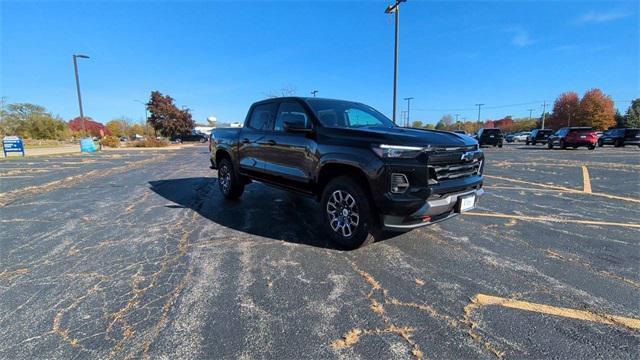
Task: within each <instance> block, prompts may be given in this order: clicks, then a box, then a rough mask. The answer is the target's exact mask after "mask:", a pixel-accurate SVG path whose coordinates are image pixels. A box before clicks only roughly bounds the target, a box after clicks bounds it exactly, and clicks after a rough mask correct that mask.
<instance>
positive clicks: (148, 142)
mask: <svg viewBox="0 0 640 360" xmlns="http://www.w3.org/2000/svg"><path fill="white" fill-rule="evenodd" d="M131 146H133V147H165V146H169V142H168V141H167V140H156V139H153V138H151V139H145V140H140V141H134V142H132V143H131Z"/></svg>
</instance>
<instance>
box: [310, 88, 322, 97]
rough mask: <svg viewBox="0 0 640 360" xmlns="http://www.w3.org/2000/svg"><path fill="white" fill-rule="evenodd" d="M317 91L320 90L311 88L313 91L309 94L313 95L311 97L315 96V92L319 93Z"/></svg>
mask: <svg viewBox="0 0 640 360" xmlns="http://www.w3.org/2000/svg"><path fill="white" fill-rule="evenodd" d="M319 92H320V91H318V90H313V91H312V92H311V95H313V97H316V94H317V93H319Z"/></svg>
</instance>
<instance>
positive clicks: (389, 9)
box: [384, 0, 407, 124]
mask: <svg viewBox="0 0 640 360" xmlns="http://www.w3.org/2000/svg"><path fill="white" fill-rule="evenodd" d="M405 1H407V0H396V2H395V4H393V5H389V6H388V7H387V8H386V10H385V11H384V12H385V13H386V14H391V13H394V14H395V45H394V50H393V117H392V118H393V123H394V124H395V123H396V112H397V111H396V109H397V100H398V96H397V95H398V45H399V44H398V41H399V37H400V4H401V3H403V2H405Z"/></svg>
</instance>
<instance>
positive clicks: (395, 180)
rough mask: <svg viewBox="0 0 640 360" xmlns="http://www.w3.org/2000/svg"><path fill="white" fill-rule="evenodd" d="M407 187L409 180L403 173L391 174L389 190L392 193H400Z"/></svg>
mask: <svg viewBox="0 0 640 360" xmlns="http://www.w3.org/2000/svg"><path fill="white" fill-rule="evenodd" d="M408 188H409V180H407V177H406V176H405V175H404V174H398V173H393V174H391V192H392V193H394V194H402V193H403V192H405V191H407V189H408Z"/></svg>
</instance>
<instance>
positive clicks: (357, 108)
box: [307, 99, 395, 128]
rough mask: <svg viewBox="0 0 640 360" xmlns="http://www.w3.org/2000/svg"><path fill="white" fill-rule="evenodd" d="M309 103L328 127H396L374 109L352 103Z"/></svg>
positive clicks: (323, 101) (316, 100)
mask: <svg viewBox="0 0 640 360" xmlns="http://www.w3.org/2000/svg"><path fill="white" fill-rule="evenodd" d="M307 103H308V104H309V106H310V107H311V109H312V110H313V111H314V112H315V114H316V116H317V117H318V120H320V123H321V124H322V125H323V126H326V127H340V128H360V127H386V128H391V127H394V126H395V125H394V124H393V122H392V121H391V120H389V119H388V118H387V117H386V116H384V115H382V114H381V113H379V112H378V111H377V110H375V109H374V108H372V107H370V106H367V105H364V104H360V103H355V102H350V101H340V100H326V99H308V100H307Z"/></svg>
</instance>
